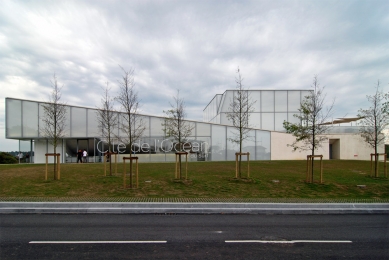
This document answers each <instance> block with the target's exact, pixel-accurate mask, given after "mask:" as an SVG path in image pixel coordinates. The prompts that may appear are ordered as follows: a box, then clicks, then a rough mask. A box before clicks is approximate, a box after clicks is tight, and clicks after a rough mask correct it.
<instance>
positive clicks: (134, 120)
mask: <svg viewBox="0 0 389 260" xmlns="http://www.w3.org/2000/svg"><path fill="white" fill-rule="evenodd" d="M120 68H121V69H122V71H123V76H122V79H121V80H120V81H119V95H118V96H117V97H116V100H117V101H118V102H119V103H120V105H121V110H122V111H123V113H124V116H123V117H121V120H120V123H119V128H120V129H121V130H122V131H123V132H124V133H125V136H120V137H119V138H120V140H121V141H123V142H125V143H127V144H128V145H129V146H130V149H131V150H132V149H133V145H134V143H135V142H136V141H137V140H139V139H140V138H141V137H142V136H143V133H144V131H145V129H146V126H145V124H144V122H143V119H142V117H141V116H140V115H139V113H138V112H139V98H138V93H137V92H136V90H135V80H134V69H130V70H129V71H126V70H125V69H123V68H122V67H120ZM130 156H132V155H131V152H130ZM130 187H131V188H132V167H130Z"/></svg>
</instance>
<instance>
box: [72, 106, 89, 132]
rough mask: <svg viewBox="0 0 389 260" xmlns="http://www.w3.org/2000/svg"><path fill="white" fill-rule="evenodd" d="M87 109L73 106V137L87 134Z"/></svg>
mask: <svg viewBox="0 0 389 260" xmlns="http://www.w3.org/2000/svg"><path fill="white" fill-rule="evenodd" d="M86 122H87V119H86V109H85V108H79V107H72V108H71V134H72V137H85V136H86V134H87V133H86Z"/></svg>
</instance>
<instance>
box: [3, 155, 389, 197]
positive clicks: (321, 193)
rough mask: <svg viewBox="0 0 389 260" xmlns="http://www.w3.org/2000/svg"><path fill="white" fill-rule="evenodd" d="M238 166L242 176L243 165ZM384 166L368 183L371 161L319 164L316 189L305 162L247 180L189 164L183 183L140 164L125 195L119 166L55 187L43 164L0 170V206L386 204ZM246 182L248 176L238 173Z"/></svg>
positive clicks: (75, 173) (76, 170)
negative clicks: (158, 201)
mask: <svg viewBox="0 0 389 260" xmlns="http://www.w3.org/2000/svg"><path fill="white" fill-rule="evenodd" d="M243 166H244V167H243V170H244V171H246V169H247V168H246V163H245V162H244V163H243ZM383 166H384V165H383V163H380V171H381V172H380V177H379V178H371V177H369V174H370V161H351V160H350V161H346V160H331V161H323V170H324V178H323V179H324V183H323V184H320V183H318V181H319V177H320V173H319V162H315V177H314V181H315V182H314V183H313V184H307V183H305V171H306V161H252V162H250V178H249V179H241V180H236V179H234V177H235V162H193V163H188V180H186V181H179V182H177V181H174V169H175V164H174V163H140V164H139V188H138V189H128V188H126V189H125V188H124V187H123V177H122V174H123V173H122V170H123V165H122V163H121V164H118V173H117V174H115V173H114V175H113V176H104V165H103V164H98V163H88V164H61V180H56V181H54V180H53V167H52V165H49V175H48V177H49V178H48V181H45V180H44V176H45V165H44V164H20V165H0V200H3V201H6V200H25V199H26V198H28V199H30V200H33V199H34V198H40V199H42V198H46V199H48V200H50V199H53V200H65V201H66V200H72V199H73V200H77V199H80V198H82V199H83V200H90V201H95V200H97V201H98V200H102V201H122V200H123V201H128V200H131V199H136V198H143V199H145V198H146V199H147V198H167V199H170V200H174V198H180V199H185V198H187V199H191V198H197V199H201V198H203V199H205V200H207V199H208V200H209V199H220V198H223V199H230V200H231V199H242V200H245V199H246V200H247V199H254V200H255V199H257V200H261V199H273V200H274V199H319V200H320V199H321V200H326V199H329V200H345V201H363V200H368V201H378V202H381V201H382V202H384V201H386V202H388V201H389V181H388V179H387V178H384V174H383V169H384V167H383ZM128 168H129V166H127V169H128ZM183 168H184V167H183ZM107 175H108V173H107ZM183 175H184V176H185V173H184V174H183ZM245 176H247V173H246V172H243V177H245ZM134 179H135V178H134ZM275 180H278V182H277V181H275ZM127 184H129V176H127ZM357 185H366V187H365V188H360V187H358V186H357Z"/></svg>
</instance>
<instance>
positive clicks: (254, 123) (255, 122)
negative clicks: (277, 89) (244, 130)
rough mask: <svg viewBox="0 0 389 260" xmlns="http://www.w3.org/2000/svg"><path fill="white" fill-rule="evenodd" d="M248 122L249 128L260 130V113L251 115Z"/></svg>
mask: <svg viewBox="0 0 389 260" xmlns="http://www.w3.org/2000/svg"><path fill="white" fill-rule="evenodd" d="M249 122H250V127H251V128H258V129H261V113H251V114H250V117H249Z"/></svg>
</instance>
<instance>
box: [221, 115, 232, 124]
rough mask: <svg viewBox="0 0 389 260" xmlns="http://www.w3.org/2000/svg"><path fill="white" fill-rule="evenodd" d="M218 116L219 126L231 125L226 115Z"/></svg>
mask: <svg viewBox="0 0 389 260" xmlns="http://www.w3.org/2000/svg"><path fill="white" fill-rule="evenodd" d="M219 116H220V124H221V125H232V122H231V121H230V120H228V118H227V113H221V114H220V115H219Z"/></svg>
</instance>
